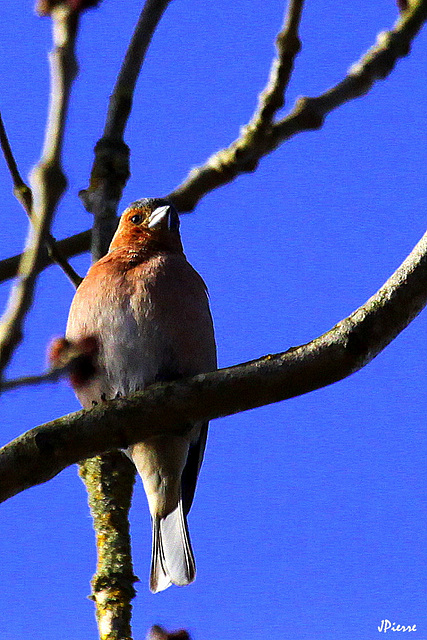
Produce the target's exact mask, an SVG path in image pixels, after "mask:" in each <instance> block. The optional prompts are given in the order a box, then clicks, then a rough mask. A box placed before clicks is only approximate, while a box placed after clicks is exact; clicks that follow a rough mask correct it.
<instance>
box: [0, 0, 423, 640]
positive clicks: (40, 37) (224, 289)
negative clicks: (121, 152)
mask: <svg viewBox="0 0 427 640" xmlns="http://www.w3.org/2000/svg"><path fill="white" fill-rule="evenodd" d="M327 4H328V3H324V2H320V0H312V1H311V2H307V7H306V10H305V12H304V16H303V22H302V28H301V35H302V39H303V50H302V52H301V54H300V56H299V58H298V61H297V65H296V71H295V75H294V77H293V79H292V82H291V84H290V87H289V92H288V96H287V105H288V106H289V107H290V106H291V105H292V104H293V102H294V100H295V99H296V97H297V96H299V95H316V94H318V93H320V92H322V91H324V90H325V89H326V88H328V87H329V86H331V85H333V84H335V83H336V82H337V81H338V80H339V79H341V78H342V76H343V74H344V73H345V71H346V69H348V67H349V66H350V65H351V64H352V63H353V62H354V61H356V60H357V59H358V58H359V56H360V55H361V53H362V52H363V51H364V50H366V48H367V47H369V46H370V45H372V44H373V42H374V40H375V36H376V34H377V32H379V31H380V30H383V29H385V28H388V27H389V26H390V25H392V23H393V22H394V20H395V17H396V7H395V5H394V3H393V2H392V0H377V1H376V2H375V3H366V2H362V1H361V0H354V2H352V3H350V4H346V5H345V6H341V5H340V6H339V9H338V10H337V5H336V4H335V3H330V5H329V6H327ZM17 5H18V6H17ZM139 10H140V3H139V2H137V1H136V0H129V1H128V2H127V3H122V2H117V0H104V2H103V3H102V5H101V7H100V8H99V9H98V10H96V11H91V12H88V13H87V14H86V15H85V16H84V18H83V20H82V29H81V34H80V38H79V46H78V53H79V57H80V67H81V68H80V75H79V77H78V79H77V82H76V84H75V90H74V92H73V101H72V105H71V110H70V119H69V123H68V130H67V141H66V145H65V156H64V165H65V169H66V171H67V174H68V179H69V191H68V193H67V195H66V197H65V198H64V200H63V203H62V204H61V206H60V207H59V210H58V215H57V218H56V221H55V225H54V233H55V235H56V236H57V237H58V238H62V237H65V236H67V235H70V234H73V233H77V232H79V231H81V230H83V229H86V228H88V227H89V226H90V224H91V216H90V215H89V214H88V213H87V212H85V210H84V209H83V207H82V205H81V203H80V201H79V199H78V198H77V192H78V190H79V189H81V188H84V187H85V186H87V179H88V173H89V171H90V167H91V164H92V159H93V155H92V148H93V146H94V144H95V142H96V141H97V139H98V138H99V137H100V134H101V131H102V127H103V123H104V119H105V114H106V105H107V100H108V96H109V94H110V92H111V89H112V86H113V83H114V79H115V75H116V72H117V69H118V65H119V64H120V60H121V57H122V55H123V53H124V51H125V47H126V44H127V41H128V39H129V37H130V34H131V29H132V26H133V24H134V21H135V19H136V17H137V15H138V13H139ZM282 13H283V6H282V3H281V2H279V1H278V0H269V2H268V3H263V6H262V10H261V9H260V4H259V3H257V2H253V1H251V0H236V1H235V2H233V3H229V2H227V1H226V0H216V1H215V3H195V2H190V1H189V0H175V2H173V3H172V4H171V6H170V7H169V9H168V10H167V12H166V14H165V16H164V18H163V20H162V22H161V25H160V28H159V29H158V31H157V33H156V35H155V37H154V40H153V43H152V46H151V48H150V51H149V54H148V56H147V60H146V64H145V66H144V69H143V72H142V76H141V78H140V81H139V84H138V87H137V91H136V96H135V107H134V111H133V114H132V116H131V120H130V122H129V126H128V129H127V132H126V140H127V142H128V144H129V145H130V147H131V149H132V157H131V161H132V177H131V179H130V180H129V183H128V186H127V188H126V190H125V193H124V197H123V201H122V208H124V206H126V205H127V204H128V203H129V202H131V201H133V200H135V199H137V198H140V197H144V196H155V195H164V194H165V193H167V192H169V191H171V190H172V189H173V188H174V187H175V186H176V185H177V184H179V183H180V181H181V180H182V179H183V178H184V177H185V176H186V174H187V172H188V170H189V169H190V168H191V167H192V166H194V165H196V164H199V163H201V162H203V161H204V160H205V159H206V158H207V157H208V156H209V155H210V154H211V153H212V152H214V151H215V150H217V149H219V148H221V147H223V146H225V145H227V144H229V143H230V142H231V141H232V140H233V139H234V138H235V137H236V135H237V134H238V130H239V127H240V126H241V125H242V124H244V123H245V122H246V121H247V120H248V119H249V117H250V116H251V114H252V111H253V108H254V105H255V102H256V96H257V94H258V92H259V91H260V90H261V89H262V88H263V86H264V84H265V81H266V78H267V73H268V69H269V66H270V61H271V58H272V55H273V46H272V42H273V39H274V36H275V34H276V33H277V31H278V30H279V28H280V24H281V18H282ZM1 18H2V19H1V21H0V38H1V42H2V56H1V57H0V109H1V111H2V114H3V118H4V121H5V124H6V127H7V129H8V132H9V136H10V140H11V143H12V145H13V148H14V150H15V154H16V159H17V161H18V164H19V166H20V168H21V170H22V172H23V174H24V175H26V174H27V173H28V171H29V170H30V168H31V166H32V165H33V164H34V162H35V161H36V160H37V158H38V155H39V152H40V146H41V142H42V136H43V130H44V121H45V112H46V99H47V95H48V74H47V63H46V55H45V54H46V52H47V50H48V49H49V47H50V36H49V28H50V25H49V20H48V19H44V20H41V19H38V18H37V17H36V16H34V14H33V12H32V5H31V3H30V2H27V1H26V2H22V1H21V2H20V3H13V4H12V3H8V4H5V6H2V8H1ZM426 37H427V34H426V32H424V33H423V34H421V35H420V36H419V37H418V38H417V39H416V41H415V43H414V46H413V53H412V55H411V56H410V57H409V58H407V59H405V60H403V61H400V62H399V63H398V65H397V66H396V68H395V70H394V71H393V73H392V75H391V76H390V77H389V78H388V79H387V80H386V81H384V82H381V83H380V84H378V85H376V86H375V88H374V89H373V91H372V92H371V93H370V94H369V95H368V96H366V97H364V98H361V99H358V100H356V101H354V102H352V103H349V104H347V105H345V106H344V107H343V108H341V109H340V110H338V111H336V112H334V113H333V114H332V115H331V116H330V117H329V118H328V119H327V121H326V123H325V126H324V128H323V129H322V130H321V131H316V132H310V133H304V134H301V135H299V136H298V137H296V138H294V139H293V140H291V141H290V142H288V143H286V144H285V145H283V146H282V147H281V148H280V149H278V150H277V151H276V152H275V153H274V154H272V155H271V156H269V157H268V158H265V159H264V160H263V161H262V163H261V165H260V167H259V169H258V171H257V172H256V173H255V174H253V175H246V176H243V177H240V178H239V179H238V180H236V181H235V182H234V183H232V184H230V185H227V186H225V187H223V188H221V189H219V190H217V191H215V192H213V193H211V194H209V195H208V196H206V197H205V198H204V199H203V201H202V202H201V203H200V205H199V207H198V208H197V211H196V212H195V213H193V214H191V215H188V216H185V217H184V218H183V221H182V233H183V241H184V245H185V249H186V253H187V256H188V258H189V260H190V261H191V262H192V263H193V264H194V266H195V267H196V268H197V269H198V270H199V271H200V273H201V274H202V275H203V277H204V279H205V281H206V282H207V284H208V287H209V291H210V297H211V305H212V312H213V316H214V321H215V326H216V335H217V342H218V352H219V362H220V366H227V365H231V364H236V363H238V362H242V361H245V360H249V359H252V358H256V357H259V356H261V355H264V354H266V353H274V352H278V351H284V350H285V349H287V348H289V347H290V346H295V345H298V344H301V343H304V342H308V341H309V340H311V339H312V338H314V337H316V336H317V335H320V334H321V333H323V332H324V331H326V330H327V329H329V328H330V327H331V326H333V325H334V324H335V323H336V322H338V321H339V320H340V319H342V318H343V317H345V316H346V315H348V314H349V313H351V311H353V310H354V309H355V308H357V307H358V306H360V305H361V304H362V303H363V302H364V301H365V300H366V299H367V298H368V297H369V296H370V295H372V294H373V293H374V292H375V291H376V290H377V289H378V288H379V287H380V286H381V284H382V283H383V282H384V281H385V280H386V279H387V277H388V276H389V275H390V274H391V273H392V272H393V271H394V270H395V268H396V267H397V266H398V265H399V264H400V263H401V262H402V260H403V259H404V258H405V257H406V255H407V254H408V253H409V251H410V250H411V249H412V247H413V246H414V245H415V243H416V242H417V241H418V239H419V238H420V237H421V235H422V234H423V233H424V231H425V205H426V187H425V178H424V174H425V166H426V161H427V153H426V124H427V121H426V115H425V109H424V107H423V105H424V104H425V102H426V99H427V90H426V82H425V69H426V65H427V46H426V45H427V41H426ZM0 188H1V194H2V202H3V207H2V220H3V224H2V232H1V238H0V251H1V253H0V258H4V257H7V256H9V255H11V254H14V253H17V252H19V251H20V250H21V248H22V245H23V242H24V238H25V235H26V229H27V223H26V219H25V215H24V214H23V212H22V211H21V209H20V207H19V205H18V204H17V203H16V202H15V201H14V199H13V196H12V195H11V188H10V181H9V176H8V174H7V171H6V169H5V166H4V163H2V162H0ZM89 263H90V258H89V256H88V255H85V256H81V257H78V258H76V259H74V260H73V264H74V266H75V267H76V268H77V269H78V270H79V272H80V273H84V272H85V271H86V270H87V268H88V266H89ZM8 286H9V285H6V286H5V285H2V287H1V289H0V295H1V296H2V301H5V300H6V298H7V294H8ZM72 295H73V289H72V287H71V285H70V284H69V283H68V281H67V280H66V279H65V277H64V276H63V275H62V273H61V272H60V271H59V270H58V269H57V268H56V267H51V268H49V269H48V270H46V271H45V272H44V273H43V275H42V277H41V278H40V281H39V285H38V287H37V298H36V304H35V306H34V308H33V309H32V311H31V313H30V314H29V317H28V321H27V322H26V324H25V341H24V343H23V345H22V346H21V347H20V348H19V350H18V352H17V354H16V357H15V358H14V360H13V362H12V364H11V366H10V368H9V371H8V374H9V375H10V376H11V377H12V376H16V375H21V374H24V373H35V372H37V371H40V370H41V369H42V368H43V367H44V366H45V352H46V345H47V344H48V342H49V341H50V339H51V338H52V337H53V336H57V335H61V334H63V332H64V327H65V323H66V317H67V312H68V307H69V304H70V301H71V298H72ZM426 325H427V315H426V313H425V312H424V313H422V314H421V315H420V316H419V317H418V318H417V319H416V320H415V321H414V322H413V323H412V324H411V325H410V327H409V328H408V329H406V330H405V331H404V332H403V333H402V334H401V335H400V336H399V337H398V338H397V339H396V340H395V341H394V342H393V343H392V344H391V345H390V346H389V347H388V348H387V349H386V351H385V352H383V353H382V354H380V355H379V356H378V357H377V358H376V359H375V360H374V361H373V362H372V363H371V364H370V365H369V366H368V367H367V368H365V369H364V370H362V371H361V372H359V373H357V374H355V375H353V376H351V377H350V378H348V379H347V380H344V381H342V382H340V383H339V384H335V385H332V386H331V387H329V388H326V389H322V390H319V391H317V392H315V393H312V394H309V395H307V396H304V397H300V398H295V399H293V400H290V401H287V402H286V403H280V404H277V405H272V406H269V407H264V408H262V409H257V410H255V411H250V412H247V413H244V414H240V415H238V416H233V417H230V418H226V419H222V420H217V421H215V422H213V423H212V425H211V430H210V438H209V442H208V447H207V452H206V457H205V462H204V466H203V469H202V473H201V476H200V481H199V486H198V491H197V494H196V499H195V503H194V506H193V509H192V512H191V514H190V519H189V523H190V530H191V534H192V539H193V545H194V550H195V554H196V560H197V567H198V576H197V580H196V582H195V583H194V584H193V585H191V586H189V587H187V588H184V589H178V588H170V589H168V590H167V591H166V592H164V593H161V594H157V595H152V594H151V593H150V592H149V591H148V571H149V554H150V523H149V515H148V509H147V506H146V503H145V496H144V494H143V491H142V487H141V486H140V485H139V486H138V487H137V490H136V493H135V499H134V505H133V508H132V513H131V524H132V535H133V546H134V563H135V571H136V573H137V575H138V576H139V577H140V579H141V583H140V584H139V585H138V595H137V598H136V599H135V601H134V623H133V628H134V637H135V638H143V637H144V636H145V633H146V631H147V629H148V627H149V626H150V625H151V624H153V623H160V624H163V625H165V626H166V627H168V628H171V629H173V628H182V627H185V628H188V629H189V630H190V631H191V633H192V634H193V637H194V639H195V640H204V639H207V638H221V639H222V640H232V639H234V638H235V637H236V636H239V637H246V638H251V639H252V638H254V639H255V638H261V637H265V635H266V629H268V637H269V638H271V639H272V640H279V638H280V639H281V640H296V639H298V640H305V639H307V640H308V639H310V640H311V639H312V638H316V639H317V640H330V639H332V638H333V639H334V640H354V638H361V640H374V639H375V638H377V637H379V636H381V634H379V632H378V630H377V626H378V625H379V624H380V622H381V620H382V619H389V620H390V621H394V622H396V623H399V624H405V625H409V624H411V625H413V624H416V625H417V630H418V631H419V633H418V634H417V636H416V637H417V638H418V640H427V613H426V609H425V597H426V587H427V578H426V574H425V562H426V556H425V549H426V546H427V536H426V533H425V531H426V509H425V504H426V500H425V495H426V485H427V473H426V465H425V460H426V453H427V443H426V436H425V415H426V410H427V394H426V390H425V374H426V365H425V352H424V351H425V335H426V329H427V326H426ZM78 408H79V405H78V402H77V400H76V399H75V398H74V396H73V393H72V391H71V390H70V388H69V387H68V386H67V384H66V383H65V382H62V383H58V384H51V385H45V386H43V387H39V388H36V389H22V390H17V391H13V392H9V393H5V394H4V395H3V396H2V398H1V409H2V410H1V415H2V420H1V421H2V442H4V443H6V442H7V441H9V440H11V439H12V438H14V437H16V436H17V435H19V434H20V433H22V432H23V431H25V430H27V429H29V428H31V427H33V426H36V425H37V424H41V423H43V422H45V421H48V420H51V419H54V418H55V417H58V416H60V415H63V414H65V413H69V412H71V411H74V410H77V409H78ZM0 558H1V567H2V579H1V581H0V601H1V602H2V607H1V612H0V637H1V640H16V638H19V637H23V636H24V635H25V637H26V638H28V639H29V640H33V639H34V640H35V639H38V638H40V637H43V638H44V640H53V639H54V638H55V639H56V638H57V637H58V634H59V633H60V634H61V635H63V636H65V637H73V638H75V639H76V640H87V639H88V638H95V637H97V635H96V633H97V632H96V625H95V620H94V614H93V605H92V603H91V602H90V601H89V600H87V599H86V598H85V596H86V595H88V593H89V590H90V588H89V579H90V577H91V576H92V574H93V572H94V568H95V551H94V544H93V533H92V529H91V520H90V516H89V513H88V509H87V506H86V497H85V491H84V487H83V485H82V484H81V482H80V480H79V479H78V477H77V473H76V469H75V468H74V467H73V468H69V469H67V470H65V471H64V472H63V473H62V474H60V475H59V476H58V477H56V478H55V479H54V480H52V481H51V482H49V483H47V484H45V485H43V486H40V487H36V488H33V489H31V490H29V491H27V492H25V493H22V494H20V495H18V496H16V497H15V498H13V499H11V500H10V501H8V502H7V503H5V504H3V505H1V517H0Z"/></svg>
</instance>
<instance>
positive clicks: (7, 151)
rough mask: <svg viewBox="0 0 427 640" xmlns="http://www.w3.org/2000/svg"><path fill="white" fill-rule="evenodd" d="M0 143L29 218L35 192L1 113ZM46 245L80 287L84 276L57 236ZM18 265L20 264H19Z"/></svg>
mask: <svg viewBox="0 0 427 640" xmlns="http://www.w3.org/2000/svg"><path fill="white" fill-rule="evenodd" d="M0 145H1V148H2V150H3V155H4V158H5V160H6V164H7V167H8V169H9V173H10V175H11V177H12V182H13V194H14V196H15V198H16V199H17V200H18V202H19V203H20V204H21V205H22V208H23V209H24V211H25V213H26V214H27V216H28V217H29V218H31V213H32V206H33V194H32V192H31V189H30V188H29V186H28V185H26V184H25V182H24V181H23V179H22V177H21V174H20V173H19V169H18V166H17V164H16V161H15V158H14V156H13V153H12V149H11V147H10V144H9V139H8V137H7V133H6V129H5V126H4V123H3V118H2V117H1V114H0ZM44 243H45V246H46V249H47V253H48V255H49V256H50V258H51V259H52V261H53V262H55V263H56V264H57V265H58V266H60V267H61V269H62V270H63V272H64V273H65V275H66V276H67V278H69V280H70V281H71V283H72V284H73V285H74V286H75V287H78V286H79V284H80V283H81V281H82V278H81V277H80V276H79V275H78V273H76V271H74V269H73V267H72V266H71V265H70V264H69V263H68V262H67V260H66V259H65V258H64V256H63V255H62V253H61V251H60V249H59V248H58V246H57V244H56V240H55V238H54V237H53V236H52V234H50V233H48V234H47V235H46V238H45V241H44ZM17 267H18V265H17Z"/></svg>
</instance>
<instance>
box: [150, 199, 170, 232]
mask: <svg viewBox="0 0 427 640" xmlns="http://www.w3.org/2000/svg"><path fill="white" fill-rule="evenodd" d="M169 213H170V206H169V205H165V206H164V207H157V209H154V211H153V213H152V214H151V215H150V217H149V219H148V225H147V226H148V228H149V229H157V228H158V227H160V225H161V224H162V222H163V220H164V219H165V218H168V217H169ZM168 227H169V222H168Z"/></svg>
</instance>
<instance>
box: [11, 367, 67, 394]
mask: <svg viewBox="0 0 427 640" xmlns="http://www.w3.org/2000/svg"><path fill="white" fill-rule="evenodd" d="M67 373H68V366H67V367H63V368H61V369H55V370H54V371H48V372H47V373H39V374H38V375H32V376H22V377H21V378H13V379H11V380H3V382H2V383H1V385H0V389H1V391H10V390H11V389H17V388H19V387H29V386H35V385H39V384H43V383H44V382H56V381H57V380H59V378H62V377H64V376H66V375H67Z"/></svg>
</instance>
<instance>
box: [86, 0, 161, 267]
mask: <svg viewBox="0 0 427 640" xmlns="http://www.w3.org/2000/svg"><path fill="white" fill-rule="evenodd" d="M170 2H171V0H146V2H145V4H144V7H143V9H142V12H141V15H140V17H139V20H138V23H137V25H136V27H135V31H134V34H133V36H132V40H131V42H130V44H129V47H128V50H127V53H126V56H125V59H124V61H123V64H122V67H121V70H120V73H119V75H118V78H117V81H116V85H115V87H114V91H113V93H112V95H111V98H110V104H109V108H108V114H107V120H106V124H105V128H104V133H103V136H102V138H101V139H100V140H99V141H98V142H97V144H96V146H95V160H94V164H93V167H92V172H91V177H90V184H89V187H88V188H87V189H85V190H83V191H81V192H80V194H79V195H80V197H81V199H82V200H83V203H84V205H85V207H86V209H87V210H88V211H89V212H91V213H93V214H94V225H93V231H92V255H93V257H94V260H98V259H99V258H101V257H102V256H103V255H104V254H105V253H106V252H107V250H108V246H109V244H110V241H111V238H112V236H113V234H114V232H115V230H116V226H117V218H116V216H117V206H118V203H119V201H120V199H121V197H122V192H123V189H124V186H125V184H126V182H127V180H128V178H129V175H130V171H129V148H128V146H127V144H126V143H125V142H124V140H123V135H124V131H125V128H126V125H127V121H128V118H129V114H130V111H131V108H132V101H133V94H134V90H135V85H136V81H137V79H138V76H139V73H140V70H141V65H142V63H143V61H144V57H145V54H146V52H147V49H148V46H149V44H150V42H151V39H152V37H153V33H154V31H155V30H156V27H157V25H158V23H159V20H160V18H161V17H162V15H163V12H164V11H165V9H166V7H167V6H168V4H169V3H170Z"/></svg>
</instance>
